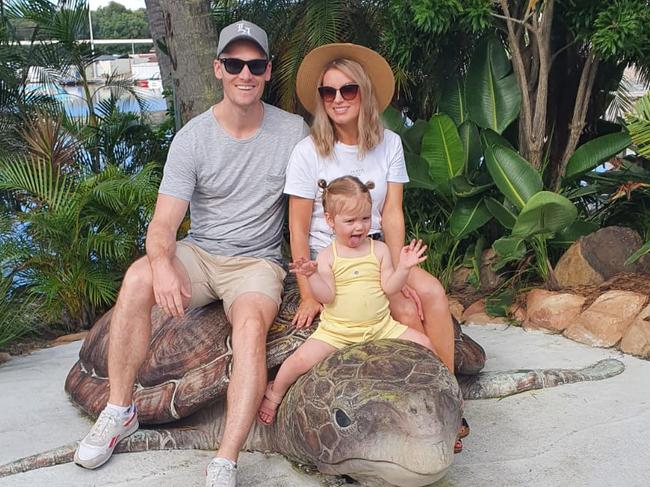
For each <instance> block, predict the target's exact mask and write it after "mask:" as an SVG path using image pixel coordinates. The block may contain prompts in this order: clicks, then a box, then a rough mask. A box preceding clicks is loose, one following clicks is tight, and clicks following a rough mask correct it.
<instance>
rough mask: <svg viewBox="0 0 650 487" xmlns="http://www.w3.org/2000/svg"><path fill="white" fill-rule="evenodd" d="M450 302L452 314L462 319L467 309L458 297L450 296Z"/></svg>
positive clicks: (459, 319)
mask: <svg viewBox="0 0 650 487" xmlns="http://www.w3.org/2000/svg"><path fill="white" fill-rule="evenodd" d="M448 302H449V311H450V312H451V316H453V317H454V318H456V319H457V320H458V321H461V319H462V317H463V311H464V309H465V308H464V307H463V305H462V304H461V302H460V301H459V300H458V299H456V298H452V297H450V298H448Z"/></svg>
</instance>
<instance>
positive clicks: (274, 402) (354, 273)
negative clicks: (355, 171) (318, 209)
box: [258, 176, 434, 424]
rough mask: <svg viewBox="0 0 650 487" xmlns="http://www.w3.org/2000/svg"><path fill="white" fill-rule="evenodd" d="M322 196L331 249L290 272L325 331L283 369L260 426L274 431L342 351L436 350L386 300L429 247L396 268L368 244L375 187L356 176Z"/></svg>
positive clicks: (408, 250)
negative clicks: (404, 344)
mask: <svg viewBox="0 0 650 487" xmlns="http://www.w3.org/2000/svg"><path fill="white" fill-rule="evenodd" d="M318 185H319V186H320V187H321V188H322V189H323V208H324V209H325V220H326V221H327V224H328V225H329V226H330V227H331V228H332V229H333V232H334V235H335V238H334V240H333V241H332V243H331V244H330V245H329V246H328V247H326V248H324V249H323V250H321V251H320V252H319V253H318V256H317V258H316V262H314V261H310V260H306V259H300V260H298V261H296V262H294V263H292V264H291V265H290V269H291V271H292V272H295V273H297V274H301V275H303V276H306V277H307V279H308V281H309V285H310V286H311V289H312V292H313V294H314V297H315V298H316V299H317V300H318V301H319V302H321V303H323V306H324V310H323V312H322V313H321V318H320V324H319V326H318V328H317V329H316V331H315V332H314V333H313V334H312V335H311V337H310V338H309V339H307V340H306V341H305V343H303V344H302V345H301V346H300V347H299V348H298V349H297V350H296V351H295V352H294V353H293V354H292V355H291V356H290V357H289V358H288V359H287V360H285V362H284V363H283V364H282V366H281V367H280V370H279V371H278V374H277V376H276V378H275V381H274V382H270V383H269V385H268V387H267V390H266V393H265V395H264V400H263V401H262V404H261V406H260V409H259V411H258V418H259V419H260V421H262V422H263V423H266V424H271V423H272V422H273V419H274V417H275V413H276V410H277V408H278V406H279V405H280V402H281V401H282V398H283V397H284V395H285V394H286V392H287V390H288V389H289V387H290V386H291V384H293V383H294V382H295V381H296V380H297V379H298V377H300V376H301V375H302V374H304V373H305V372H307V371H308V370H309V369H311V368H312V367H313V366H314V365H315V364H316V363H318V362H320V361H321V360H322V359H323V358H325V357H326V356H328V355H330V354H332V353H334V352H335V351H336V350H337V349H340V348H343V347H345V346H348V345H352V344H354V343H360V342H366V341H371V340H379V339H381V338H400V339H402V340H410V341H412V342H415V343H419V344H420V345H423V346H425V347H427V348H428V349H430V350H431V351H434V350H433V347H432V345H431V342H430V341H429V338H427V336H426V335H424V334H423V333H421V332H419V331H416V330H413V329H411V328H408V327H407V326H405V325H403V324H401V323H399V322H397V321H395V320H394V319H393V318H392V317H391V315H390V311H389V309H388V298H387V297H386V295H387V294H392V293H397V292H399V291H400V290H401V289H402V288H403V287H404V284H405V283H406V279H407V276H408V274H409V270H410V269H411V268H412V267H414V266H416V265H418V264H419V263H420V262H422V261H424V260H425V259H426V257H423V254H424V251H425V250H426V245H423V244H422V241H421V240H418V241H417V242H416V241H415V240H413V241H411V243H410V244H409V245H406V246H405V247H404V248H402V251H401V253H400V256H399V262H398V263H397V266H396V267H395V268H393V264H392V262H391V256H390V252H389V250H388V246H387V245H386V244H384V243H383V242H381V241H375V240H373V239H371V238H369V237H368V231H369V230H370V221H371V210H372V201H371V198H370V191H369V190H370V189H372V188H373V186H374V185H373V183H366V184H363V183H362V182H361V181H360V180H359V179H358V178H356V177H354V176H343V177H340V178H336V179H334V180H333V181H331V182H330V184H326V183H325V181H324V180H320V181H319V182H318Z"/></svg>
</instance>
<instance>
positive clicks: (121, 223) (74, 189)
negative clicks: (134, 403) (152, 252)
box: [0, 156, 158, 328]
mask: <svg viewBox="0 0 650 487" xmlns="http://www.w3.org/2000/svg"><path fill="white" fill-rule="evenodd" d="M157 183H158V176H157V171H156V168H155V167H154V166H145V168H144V169H143V170H141V171H140V172H139V173H137V174H134V175H129V174H127V173H125V172H124V171H123V170H121V169H120V168H118V167H117V166H107V167H106V168H105V169H104V171H102V172H101V173H100V174H92V173H91V174H87V175H70V174H65V172H64V171H63V170H62V166H61V165H59V166H55V165H53V164H52V163H51V161H48V160H45V159H43V158H40V157H34V156H32V157H25V156H17V157H14V158H9V159H6V160H4V161H2V162H1V163H0V190H3V191H9V192H12V193H14V194H15V195H16V197H17V198H18V199H20V201H21V209H20V210H19V211H18V212H16V213H14V214H13V215H12V218H13V222H12V227H13V228H20V230H21V232H20V234H19V235H18V237H19V238H18V240H17V244H16V246H15V248H14V249H12V250H13V252H12V254H11V258H10V259H8V258H7V257H8V256H6V255H5V256H3V262H11V264H10V269H7V270H3V272H7V273H10V274H11V275H14V276H15V278H16V279H18V280H19V281H20V282H21V283H23V287H24V288H26V289H28V290H29V293H30V294H31V295H33V296H37V297H39V298H41V299H42V300H43V302H44V304H45V307H44V310H46V313H47V318H48V319H49V320H50V321H54V322H57V321H63V322H64V323H66V324H67V325H68V326H69V327H71V328H78V327H87V326H89V325H90V324H92V322H93V320H94V318H95V316H96V314H97V312H98V311H101V310H102V309H103V308H105V307H106V306H108V305H110V304H111V303H112V302H113V301H114V298H115V297H116V293H117V289H118V283H119V280H120V278H121V275H122V273H123V271H124V270H125V269H126V266H127V264H128V263H129V262H131V261H132V260H133V259H134V257H136V256H137V255H138V254H139V253H141V252H142V250H143V235H144V226H145V225H146V222H147V221H148V220H149V218H150V215H151V212H152V211H153V205H154V202H155V199H156V188H157ZM5 265H6V264H5Z"/></svg>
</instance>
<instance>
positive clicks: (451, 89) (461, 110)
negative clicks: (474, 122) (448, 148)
mask: <svg viewBox="0 0 650 487" xmlns="http://www.w3.org/2000/svg"><path fill="white" fill-rule="evenodd" d="M438 110H439V111H440V112H442V113H445V114H447V115H449V116H450V117H451V119H452V120H453V121H454V123H455V124H456V126H457V127H460V125H461V124H462V123H463V122H465V120H467V104H466V102H465V82H464V81H463V80H462V79H459V78H454V79H452V80H451V81H450V82H449V83H447V84H446V86H445V87H444V88H443V90H442V95H441V96H440V102H439V103H438Z"/></svg>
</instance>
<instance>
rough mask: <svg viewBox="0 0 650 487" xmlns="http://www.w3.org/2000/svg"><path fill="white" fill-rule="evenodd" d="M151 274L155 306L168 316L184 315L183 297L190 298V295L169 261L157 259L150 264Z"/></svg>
mask: <svg viewBox="0 0 650 487" xmlns="http://www.w3.org/2000/svg"><path fill="white" fill-rule="evenodd" d="M151 270H152V273H153V295H154V297H155V299H156V304H157V305H158V306H160V307H161V308H162V309H163V311H164V312H165V313H167V315H168V316H173V317H179V316H183V315H184V314H185V311H184V307H183V297H185V298H188V299H189V298H190V297H191V296H192V294H191V293H190V291H188V290H187V289H186V288H185V285H184V284H183V281H182V279H181V276H179V275H178V272H177V271H176V269H175V268H174V265H173V264H172V262H171V261H169V260H167V259H158V260H156V261H154V262H151Z"/></svg>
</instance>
